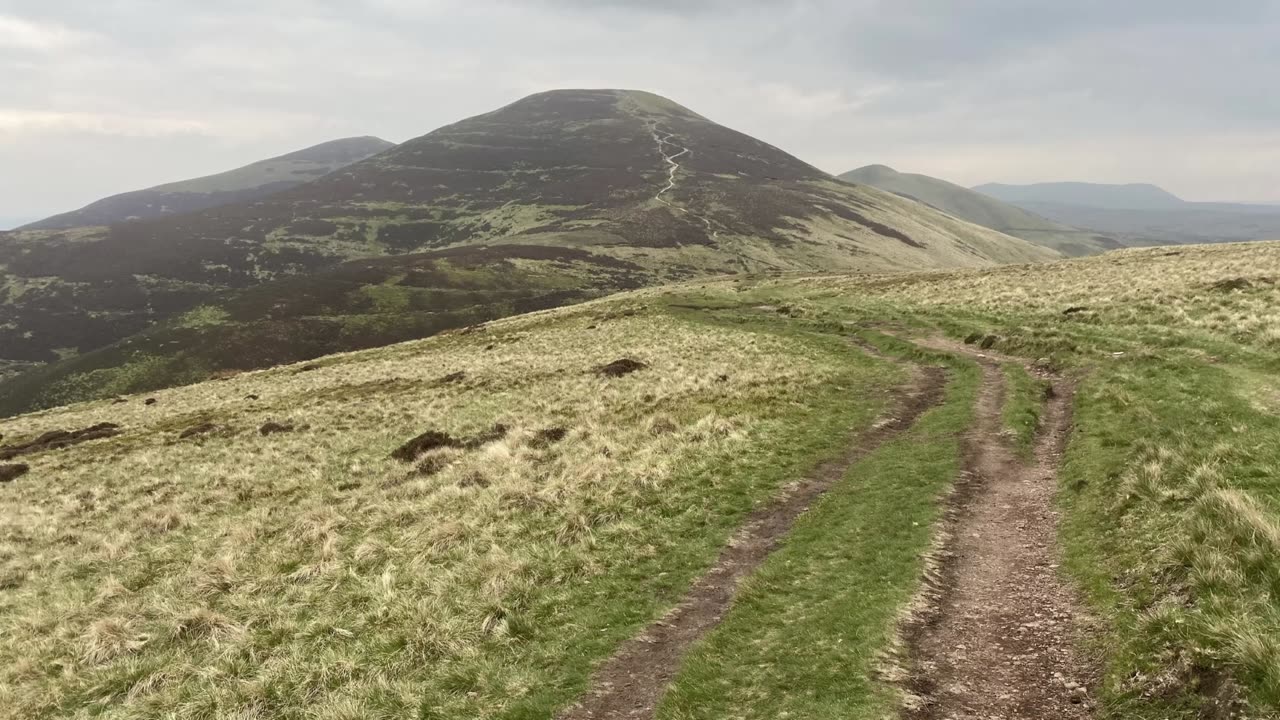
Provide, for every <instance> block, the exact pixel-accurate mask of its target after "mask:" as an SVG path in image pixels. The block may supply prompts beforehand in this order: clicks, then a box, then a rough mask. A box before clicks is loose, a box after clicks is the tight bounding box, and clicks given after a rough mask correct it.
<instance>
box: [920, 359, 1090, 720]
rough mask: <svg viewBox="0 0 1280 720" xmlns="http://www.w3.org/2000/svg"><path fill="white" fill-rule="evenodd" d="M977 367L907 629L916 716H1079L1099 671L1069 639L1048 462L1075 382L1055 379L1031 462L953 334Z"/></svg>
mask: <svg viewBox="0 0 1280 720" xmlns="http://www.w3.org/2000/svg"><path fill="white" fill-rule="evenodd" d="M930 346H931V347H935V348H936V349H941V350H945V351H948V352H955V353H962V354H968V355H970V356H973V357H975V359H977V360H978V361H979V362H980V363H981V366H982V387H981V390H980V394H979V398H978V406H977V412H976V414H975V424H974V426H973V428H972V429H971V431H970V434H969V436H968V438H967V440H966V444H967V447H966V450H965V453H966V458H965V467H966V472H965V475H966V477H965V478H963V479H962V484H961V485H959V486H958V488H957V494H956V498H957V499H956V501H955V502H956V508H955V512H954V514H953V515H952V517H951V518H950V520H949V521H948V527H946V528H945V530H944V533H945V538H946V544H945V549H944V555H943V558H942V559H941V565H942V567H941V572H940V577H939V578H938V583H937V586H936V587H934V588H932V589H931V590H930V595H931V597H932V602H929V603H927V605H928V610H927V611H926V612H924V613H923V614H922V616H921V617H920V618H919V619H918V621H917V623H916V624H915V625H914V626H913V627H910V628H908V630H907V636H908V637H907V640H908V644H909V646H910V652H911V658H910V661H911V665H912V670H911V678H910V681H909V684H910V688H909V689H910V690H911V691H912V693H913V694H915V695H916V696H917V702H916V703H914V706H913V707H912V708H911V709H910V710H909V711H908V712H907V713H906V715H907V717H909V718H913V719H922V720H933V719H939V720H942V719H946V720H979V719H982V720H1014V719H1015V718H1016V719H1028V720H1030V719H1035V720H1040V719H1044V720H1048V719H1049V718H1054V719H1055V720H1056V719H1060V718H1066V719H1070V718H1088V717H1090V715H1091V707H1092V702H1091V700H1090V698H1089V695H1088V688H1089V687H1090V686H1091V685H1092V683H1093V681H1094V679H1095V677H1096V674H1095V671H1094V668H1092V667H1091V665H1090V663H1089V662H1088V661H1087V659H1086V658H1085V657H1084V655H1083V654H1082V653H1081V652H1080V650H1079V648H1077V647H1076V645H1075V642H1074V641H1075V640H1076V639H1078V633H1079V632H1080V630H1081V625H1080V623H1081V621H1082V620H1083V617H1082V615H1081V614H1080V612H1079V609H1078V605H1077V603H1076V600H1075V598H1074V597H1073V595H1072V593H1071V591H1070V590H1069V588H1068V587H1067V586H1066V584H1065V583H1064V582H1063V580H1062V579H1061V578H1060V577H1059V574H1058V571H1057V568H1058V549H1057V533H1056V525H1057V512H1056V511H1055V509H1054V493H1055V487H1056V468H1057V465H1058V463H1059V460H1060V457H1061V454H1062V451H1063V448H1064V446H1065V444H1066V440H1067V436H1068V434H1069V432H1070V425H1071V417H1070V415H1071V402H1072V398H1073V393H1074V388H1073V387H1072V386H1071V384H1070V383H1068V382H1061V381H1058V382H1055V384H1054V393H1053V394H1052V397H1050V398H1049V399H1048V400H1047V406H1046V408H1045V413H1044V417H1043V418H1042V424H1041V431H1040V435H1039V437H1038V438H1037V442H1036V447H1035V459H1034V462H1033V463H1032V464H1031V465H1024V464H1023V463H1021V462H1019V461H1018V460H1017V458H1016V457H1015V456H1014V454H1013V452H1012V451H1011V450H1010V449H1009V447H1008V446H1007V444H1006V442H1005V440H1004V439H1003V438H1002V437H1001V409H1002V405H1003V401H1004V394H1005V383H1004V374H1003V372H1002V370H1001V367H1000V364H999V363H998V362H997V361H996V360H994V359H992V358H991V357H989V356H987V355H982V354H979V353H976V352H975V351H973V350H972V349H970V348H966V347H963V346H957V345H955V344H952V343H946V344H941V343H930Z"/></svg>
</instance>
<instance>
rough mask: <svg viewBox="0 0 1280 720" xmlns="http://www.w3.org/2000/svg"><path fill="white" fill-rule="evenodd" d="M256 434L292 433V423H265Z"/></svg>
mask: <svg viewBox="0 0 1280 720" xmlns="http://www.w3.org/2000/svg"><path fill="white" fill-rule="evenodd" d="M258 432H259V433H261V434H263V435H274V434H276V433H287V432H293V423H278V422H275V421H274V420H273V421H269V422H265V423H263V424H262V427H260V428H258Z"/></svg>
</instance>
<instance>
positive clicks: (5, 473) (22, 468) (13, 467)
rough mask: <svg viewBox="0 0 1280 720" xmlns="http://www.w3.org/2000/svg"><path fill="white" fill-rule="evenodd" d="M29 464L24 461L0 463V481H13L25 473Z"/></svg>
mask: <svg viewBox="0 0 1280 720" xmlns="http://www.w3.org/2000/svg"><path fill="white" fill-rule="evenodd" d="M29 470H31V466H30V465H27V464H26V463H5V464H3V465H0V483H7V482H13V481H14V480H17V479H18V478H20V477H22V476H23V475H26V474H27V472H28V471H29Z"/></svg>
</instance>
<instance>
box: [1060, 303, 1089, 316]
mask: <svg viewBox="0 0 1280 720" xmlns="http://www.w3.org/2000/svg"><path fill="white" fill-rule="evenodd" d="M1088 309H1089V308H1087V307H1085V306H1084V305H1072V306H1071V307H1069V308H1067V309H1066V310H1063V311H1062V314H1063V315H1075V314H1076V313H1082V312H1084V311H1086V310H1088Z"/></svg>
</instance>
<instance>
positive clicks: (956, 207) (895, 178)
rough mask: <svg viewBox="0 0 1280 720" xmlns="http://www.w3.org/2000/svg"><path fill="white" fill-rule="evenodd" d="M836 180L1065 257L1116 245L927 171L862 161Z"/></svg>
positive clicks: (1104, 238) (1103, 238)
mask: <svg viewBox="0 0 1280 720" xmlns="http://www.w3.org/2000/svg"><path fill="white" fill-rule="evenodd" d="M840 179H841V180H847V181H849V182H853V183H862V184H864V185H871V186H873V187H878V188H880V189H881V190H885V191H888V192H891V193H894V194H896V195H901V196H903V197H907V198H911V199H912V200H918V201H920V202H922V203H925V204H926V205H929V206H931V207H935V208H937V209H939V210H941V211H943V212H945V213H947V214H948V215H954V216H955V217H958V218H960V219H962V220H968V221H969V222H971V223H973V224H975V225H981V226H983V227H987V228H991V229H992V230H995V231H997V232H1002V233H1005V234H1006V235H1012V236H1014V237H1020V238H1022V239H1023V240H1027V241H1029V242H1033V243H1035V244H1037V245H1044V246H1045V247H1049V248H1053V249H1054V250H1057V251H1059V252H1061V253H1062V254H1064V255H1067V256H1071V257H1076V256H1080V255H1093V254H1095V253H1099V252H1103V251H1105V250H1114V249H1115V248H1118V247H1122V245H1121V244H1120V243H1117V242H1116V241H1114V240H1112V239H1111V238H1108V237H1106V236H1104V235H1099V234H1098V233H1097V232H1093V231H1090V230H1081V229H1080V228H1074V227H1071V226H1070V225H1065V224H1063V223H1059V222H1054V221H1053V220H1049V219H1047V218H1043V217H1041V216H1039V215H1036V214H1035V213H1033V212H1030V211H1027V210H1024V209H1022V208H1020V207H1018V206H1016V205H1011V204H1009V203H1005V202H1001V201H1000V200H997V199H996V198H994V197H991V196H989V195H984V194H983V193H980V192H976V191H974V190H970V189H968V188H965V187H961V186H959V185H956V184H954V183H949V182H947V181H946V180H940V179H938V178H935V177H930V176H928V175H921V174H918V173H901V172H898V171H897V170H894V169H893V168H891V167H887V166H885V165H868V166H866V167H861V168H858V169H857V170H850V171H849V172H847V173H844V174H843V175H841V176H840Z"/></svg>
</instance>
